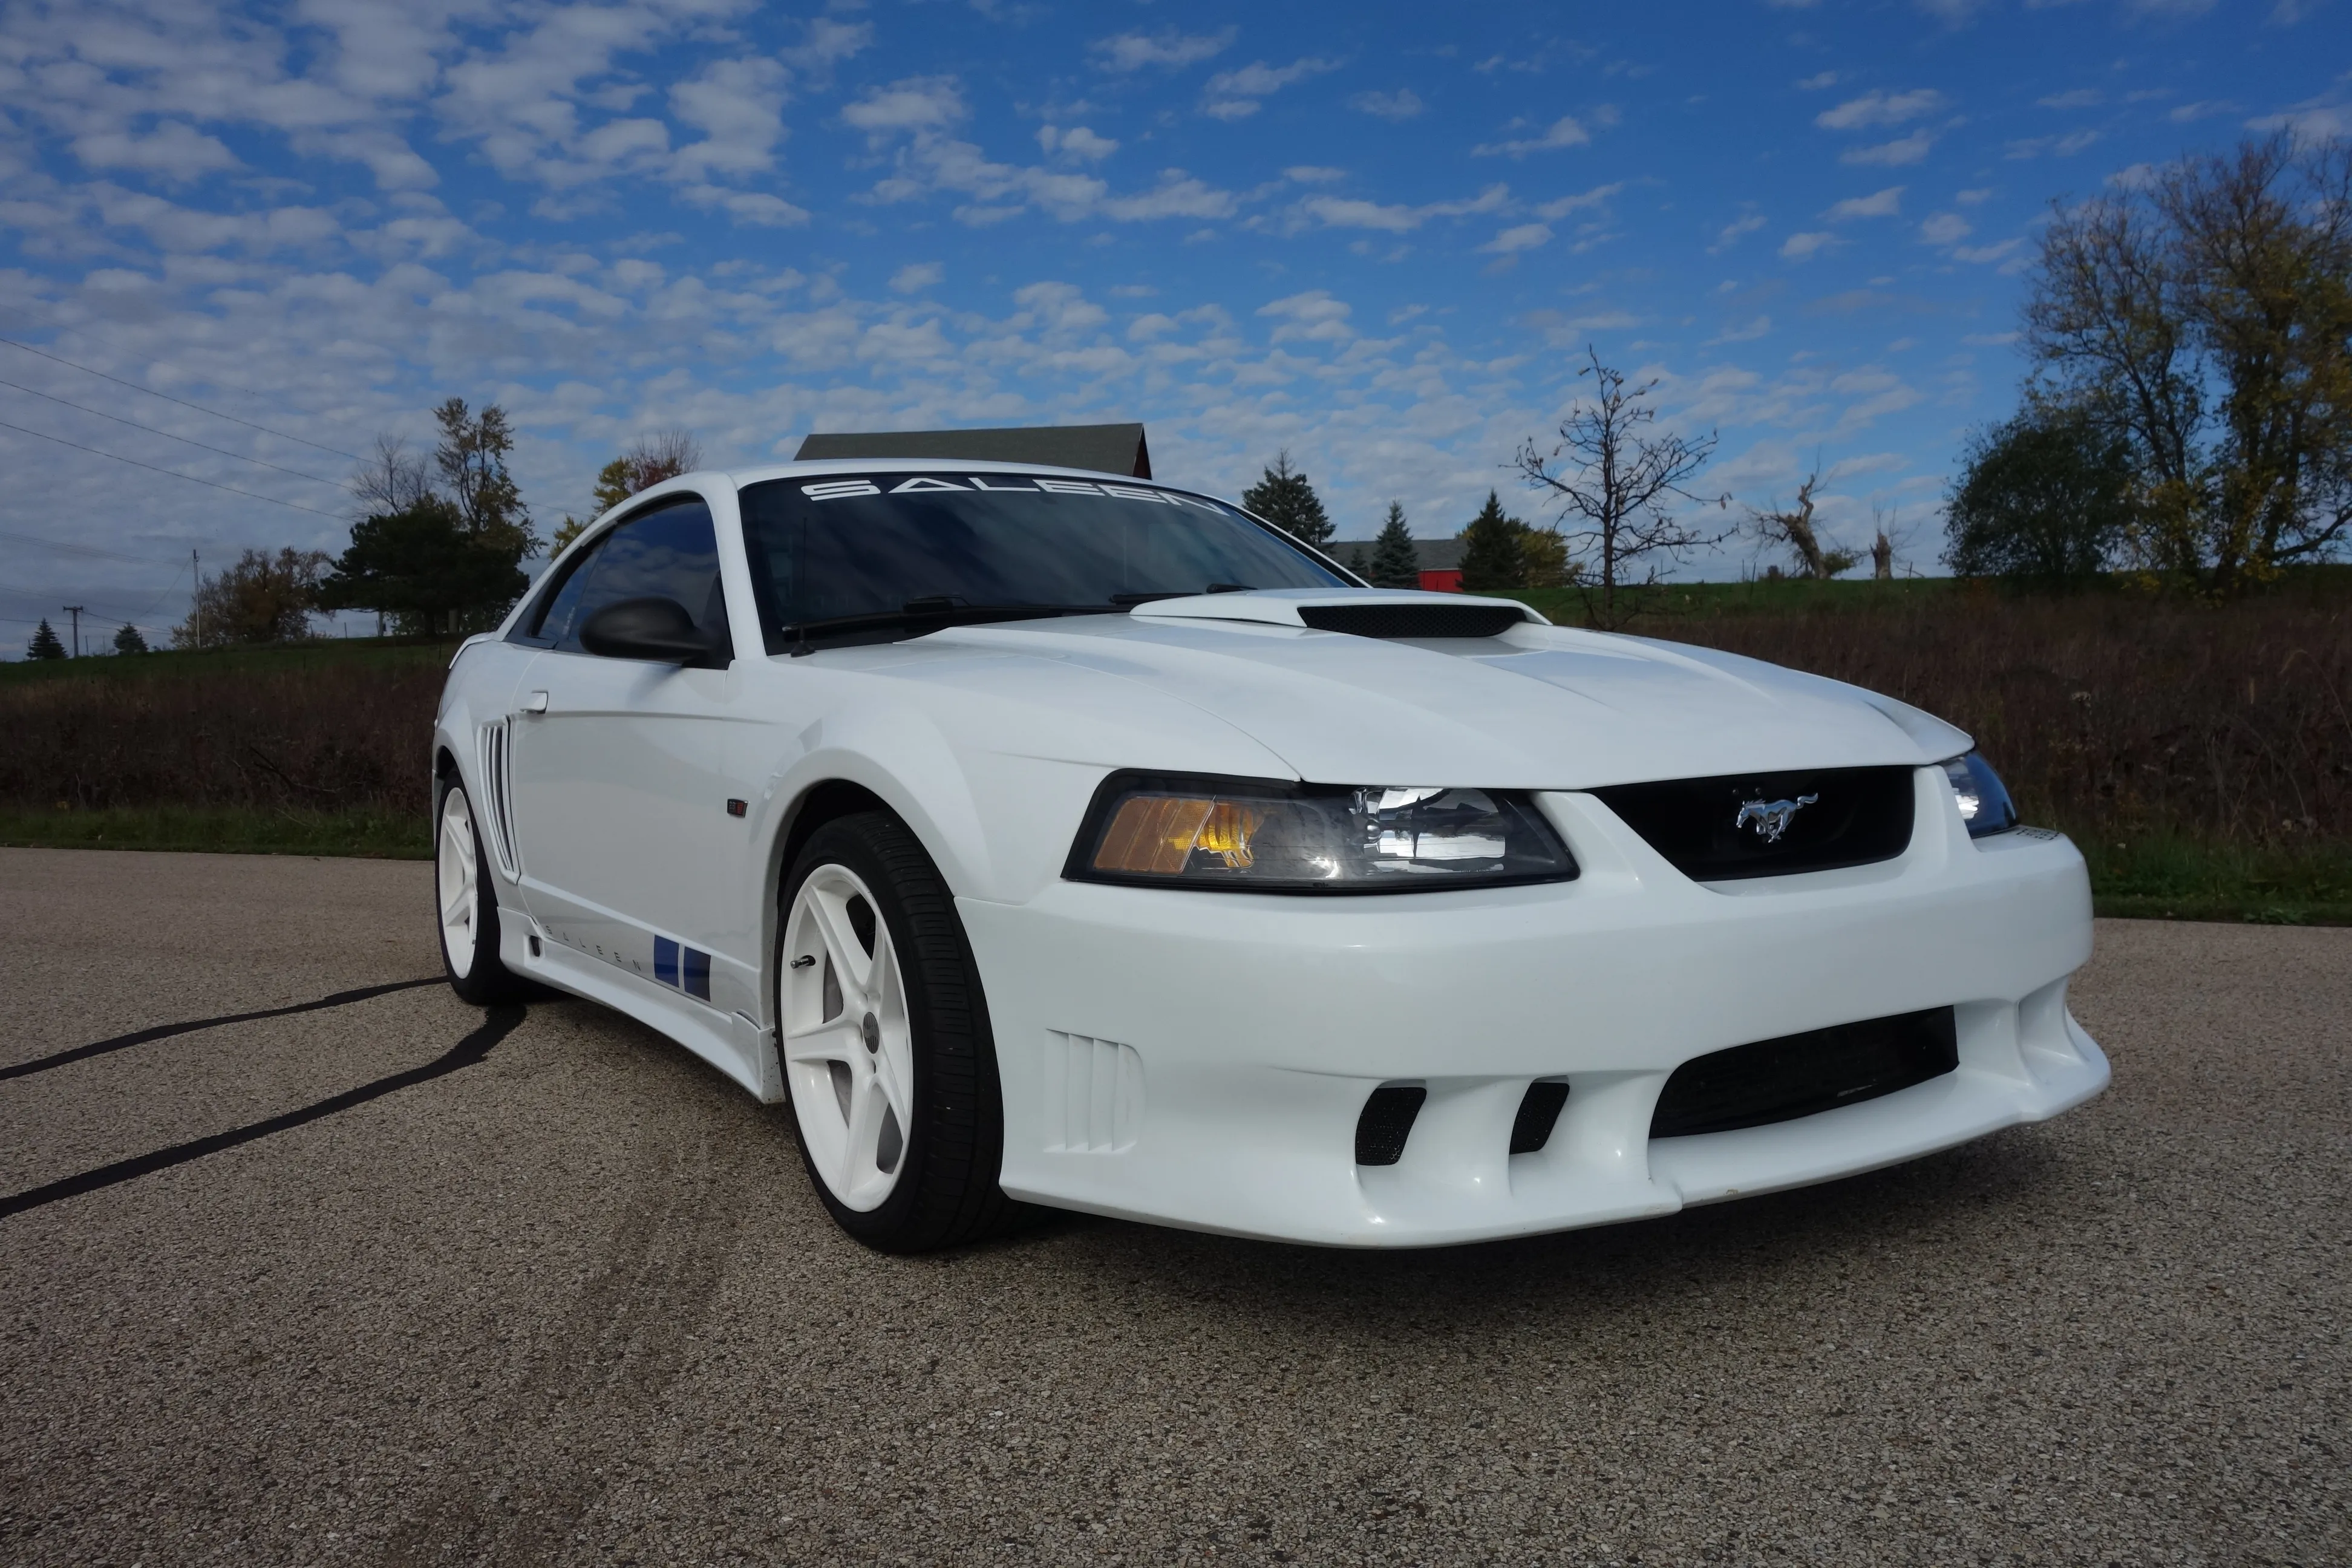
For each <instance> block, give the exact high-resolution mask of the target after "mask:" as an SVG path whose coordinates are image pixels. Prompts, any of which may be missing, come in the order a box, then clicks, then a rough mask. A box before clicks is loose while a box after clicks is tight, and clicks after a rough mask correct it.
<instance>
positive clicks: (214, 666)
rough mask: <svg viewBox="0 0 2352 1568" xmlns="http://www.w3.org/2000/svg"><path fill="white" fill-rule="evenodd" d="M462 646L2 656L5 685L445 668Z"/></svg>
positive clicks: (368, 642) (362, 640) (328, 640)
mask: <svg viewBox="0 0 2352 1568" xmlns="http://www.w3.org/2000/svg"><path fill="white" fill-rule="evenodd" d="M456 652H457V643H456V642H455V641H440V640H435V641H410V640H408V639H405V638H400V637H320V638H319V639H318V640H317V641H315V642H301V643H279V644H275V645H264V646H258V647H226V648H207V649H205V651H203V652H201V653H184V652H180V651H178V650H169V651H166V652H163V653H149V654H141V655H137V656H135V657H126V656H123V655H120V654H109V655H107V656H105V657H103V658H100V657H98V656H96V655H92V656H89V657H88V658H42V659H31V658H27V659H14V660H7V661H0V685H4V684H8V683H12V682H13V683H27V682H32V681H39V680H74V679H100V680H156V679H173V678H175V677H201V676H210V675H222V674H233V673H261V672H277V671H281V670H299V669H352V668H359V669H399V668H413V667H418V666H424V667H431V668H440V667H442V666H446V664H447V663H448V662H449V659H450V656H451V655H453V654H455V653H456Z"/></svg>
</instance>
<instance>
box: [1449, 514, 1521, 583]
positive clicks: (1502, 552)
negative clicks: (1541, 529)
mask: <svg viewBox="0 0 2352 1568" xmlns="http://www.w3.org/2000/svg"><path fill="white" fill-rule="evenodd" d="M1527 534H1528V525H1527V524H1526V523H1524V522H1521V521H1519V520H1518V519H1517V518H1516V517H1506V516H1505V515H1504V514H1503V503H1502V500H1501V498H1500V497H1498V496H1496V493H1495V492H1494V491H1493V490H1488V491H1487V492H1486V505H1485V506H1482V507H1480V508H1479V509H1478V515H1477V516H1475V517H1474V518H1472V519H1471V520H1470V523H1469V526H1468V527H1466V528H1465V529H1464V530H1463V531H1462V586H1463V587H1464V588H1465V589H1467V590H1468V591H1469V592H1471V593H1473V594H1486V593H1491V592H1493V591H1494V590H1495V589H1496V588H1520V587H1525V586H1526V585H1527V581H1528V557H1527V548H1526V538H1527Z"/></svg>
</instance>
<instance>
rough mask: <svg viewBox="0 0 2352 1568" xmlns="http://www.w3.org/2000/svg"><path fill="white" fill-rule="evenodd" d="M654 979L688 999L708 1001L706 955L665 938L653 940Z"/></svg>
mask: <svg viewBox="0 0 2352 1568" xmlns="http://www.w3.org/2000/svg"><path fill="white" fill-rule="evenodd" d="M654 978H655V979H656V980H658V981H660V982H661V983H662V984H664V985H675V986H677V987H678V989H680V990H682V991H684V992H685V993H686V994H688V996H698V997H700V998H701V999H702V1000H703V1001H705V1002H708V1001H709V1000H710V955H709V953H707V952H697V951H696V950H695V949H693V948H690V947H684V946H681V945H679V944H678V943H677V942H672V941H670V939H669V938H667V937H666V936H657V937H656V938H654Z"/></svg>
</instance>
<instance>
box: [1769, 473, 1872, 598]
mask: <svg viewBox="0 0 2352 1568" xmlns="http://www.w3.org/2000/svg"><path fill="white" fill-rule="evenodd" d="M1821 482H1822V471H1821V469H1820V468H1814V470H1813V471H1812V472H1811V473H1810V474H1808V475H1806V476H1805V480H1804V482H1803V483H1802V484H1801V485H1799V486H1798V487H1797V504H1796V505H1795V506H1793V507H1790V509H1788V510H1786V511H1758V510H1755V509H1754V508H1752V507H1751V508H1750V509H1748V522H1749V525H1750V526H1752V527H1753V528H1754V529H1755V530H1756V531H1757V533H1758V534H1759V536H1760V537H1761V538H1762V539H1763V540H1764V541H1765V542H1767V543H1769V544H1777V545H1779V546H1780V547H1781V548H1782V549H1785V550H1786V551H1788V552H1789V553H1790V554H1791V555H1793V556H1795V557H1796V558H1797V569H1796V570H1795V571H1794V572H1792V573H1790V576H1792V577H1809V578H1811V579H1812V580H1813V581H1815V582H1817V583H1820V582H1827V581H1828V580H1829V579H1830V578H1832V577H1836V576H1840V575H1843V574H1845V573H1847V572H1851V571H1853V568H1854V566H1855V564H1856V563H1859V562H1860V561H1861V560H1862V557H1861V556H1860V555H1859V554H1857V553H1855V552H1853V551H1851V550H1844V549H1841V548H1839V547H1838V546H1837V545H1834V544H1826V543H1823V542H1822V534H1821V530H1820V529H1819V528H1818V527H1817V526H1816V525H1815V524H1814V521H1813V491H1814V490H1815V489H1818V488H1819V487H1820V485H1821ZM1886 560H1887V574H1888V575H1890V576H1892V575H1893V574H1894V563H1895V547H1894V545H1893V544H1892V543H1891V542H1890V543H1889V544H1888V545H1887V550H1886Z"/></svg>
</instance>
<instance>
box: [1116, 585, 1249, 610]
mask: <svg viewBox="0 0 2352 1568" xmlns="http://www.w3.org/2000/svg"><path fill="white" fill-rule="evenodd" d="M1249 591H1250V585H1249V584H1246V583H1212V584H1209V585H1208V586H1207V587H1205V588H1201V589H1197V590H1196V589H1192V588H1167V589H1163V590H1161V591H1160V592H1159V593H1155V594H1113V595H1111V596H1110V602H1111V603H1112V604H1114V605H1122V606H1124V605H1150V604H1157V603H1158V602H1159V601H1160V600H1161V599H1191V598H1197V597H1198V596H1199V595H1202V594H1246V593H1248V592H1249Z"/></svg>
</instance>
